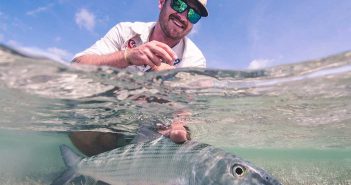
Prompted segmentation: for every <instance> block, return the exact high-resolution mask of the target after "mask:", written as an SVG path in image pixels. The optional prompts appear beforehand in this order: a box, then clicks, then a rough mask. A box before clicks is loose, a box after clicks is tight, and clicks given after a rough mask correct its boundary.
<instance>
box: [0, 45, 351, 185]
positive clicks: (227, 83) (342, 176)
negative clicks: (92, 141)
mask: <svg viewBox="0 0 351 185" xmlns="http://www.w3.org/2000/svg"><path fill="white" fill-rule="evenodd" d="M0 103H1V105H2V106H1V108H0V118H1V119H0V166H1V168H0V184H5V185H7V184H8V185H10V184H11V185H12V184H19V185H31V184H33V185H42V184H50V183H51V182H53V180H54V179H55V178H56V177H57V176H58V175H60V174H61V172H62V171H63V170H64V169H65V168H66V167H65V164H64V161H63V160H62V157H61V153H60V149H59V146H60V145H62V144H65V145H68V146H70V147H71V148H73V149H74V150H75V151H76V152H78V150H77V149H76V148H75V147H74V145H73V144H72V143H71V141H70V139H69V137H68V134H69V133H71V132H77V131H92V132H93V131H94V132H109V133H118V134H123V135H124V136H125V137H126V138H130V139H132V138H133V137H134V136H135V135H136V133H137V130H138V128H139V126H140V125H141V124H150V125H151V124H155V123H165V124H170V123H171V121H172V119H173V116H174V114H175V113H177V112H184V111H185V112H188V113H189V115H188V117H187V118H186V121H187V123H188V126H189V128H190V132H191V137H192V140H194V141H198V142H201V143H206V144H210V145H212V146H214V147H217V148H221V149H224V150H225V151H227V152H229V153H232V154H235V155H238V156H240V157H241V158H242V159H244V160H247V161H250V162H251V163H253V164H255V165H256V166H259V167H261V168H263V169H265V170H266V171H267V172H268V173H270V174H272V175H273V176H274V177H276V178H277V179H278V180H279V181H280V182H281V183H282V184H286V185H314V184H315V185H327V184H339V185H348V184H351V134H350V133H351V52H344V53H340V54H336V55H333V56H329V57H326V58H322V59H316V60H311V61H302V62H300V63H294V64H288V65H281V66H274V67H270V68H265V69H260V70H250V71H244V70H242V71H233V70H215V69H176V70H173V71H167V72H158V73H155V72H150V73H145V74H144V73H132V72H128V71H125V70H118V69H114V68H109V67H97V66H85V65H71V64H68V63H59V62H55V61H52V60H49V59H46V58H38V57H37V58H35V57H28V56H26V55H23V54H21V53H19V52H17V51H15V50H13V49H10V48H8V47H6V46H0ZM78 184H79V183H78Z"/></svg>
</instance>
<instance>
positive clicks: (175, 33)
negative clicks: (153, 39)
mask: <svg viewBox="0 0 351 185" xmlns="http://www.w3.org/2000/svg"><path fill="white" fill-rule="evenodd" d="M166 6H167V5H166V4H165V5H164V6H163V7H162V9H161V12H160V15H159V20H158V21H159V23H160V27H161V29H162V31H163V33H164V34H165V36H166V37H168V38H170V39H173V40H180V39H182V38H184V37H185V36H186V35H187V34H188V33H189V32H190V31H191V29H192V25H190V24H188V23H187V22H185V21H182V19H181V18H180V17H179V16H178V15H177V13H173V14H167V11H166V8H167V7H166ZM175 22H176V24H175Z"/></svg>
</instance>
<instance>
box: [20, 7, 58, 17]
mask: <svg viewBox="0 0 351 185" xmlns="http://www.w3.org/2000/svg"><path fill="white" fill-rule="evenodd" d="M52 6H53V4H49V5H47V6H41V7H38V8H36V9H34V10H31V11H28V12H27V13H26V14H27V15H30V16H34V15H36V14H39V13H42V12H46V11H49V10H50V9H51V7H52Z"/></svg>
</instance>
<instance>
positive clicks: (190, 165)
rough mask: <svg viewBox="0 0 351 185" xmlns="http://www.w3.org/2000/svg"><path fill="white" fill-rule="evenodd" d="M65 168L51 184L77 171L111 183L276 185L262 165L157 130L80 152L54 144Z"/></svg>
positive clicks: (57, 184)
mask: <svg viewBox="0 0 351 185" xmlns="http://www.w3.org/2000/svg"><path fill="white" fill-rule="evenodd" d="M60 151H61V154H62V158H63V161H64V163H65V165H66V166H67V169H66V170H65V171H64V172H63V173H62V175H61V176H59V177H58V178H56V179H55V180H54V181H53V183H52V185H64V184H68V183H69V182H70V181H72V179H74V178H76V177H77V176H81V175H83V176H84V177H88V178H87V179H88V180H89V182H96V181H103V182H105V183H108V184H111V185H249V184H257V185H258V184H260V185H280V184H281V183H280V182H279V181H278V180H277V179H276V178H275V177H273V176H272V175H270V174H268V173H267V172H266V171H265V170H263V169H262V168H259V167H256V166H254V165H253V164H251V163H250V162H248V161H245V160H243V159H241V158H240V157H238V156H236V155H233V154H231V153H228V152H226V151H224V150H223V149H220V148H216V147H214V146H212V145H209V144H205V143H201V142H196V141H192V140H190V141H186V142H185V143H182V144H177V143H174V142H173V141H171V140H170V139H169V138H166V137H164V136H160V137H158V138H156V139H153V140H150V141H139V142H137V143H133V144H129V145H126V146H124V147H120V148H116V149H114V150H111V151H107V152H104V153H101V154H98V155H96V156H92V157H87V158H84V157H82V156H80V155H78V154H77V153H75V152H73V151H72V149H70V148H69V147H68V146H66V145H61V146H60Z"/></svg>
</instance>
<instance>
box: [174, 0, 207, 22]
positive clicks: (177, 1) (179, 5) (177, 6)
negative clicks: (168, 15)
mask: <svg viewBox="0 0 351 185" xmlns="http://www.w3.org/2000/svg"><path fill="white" fill-rule="evenodd" d="M171 7H172V9H173V10H175V11H176V12H178V13H183V12H184V11H186V10H189V11H188V15H187V17H188V20H189V21H190V22H191V23H192V24H196V23H197V22H198V21H199V20H200V19H201V15H200V14H199V13H197V12H196V10H194V9H193V8H191V7H190V6H189V5H188V4H187V3H186V2H184V1H182V0H172V2H171Z"/></svg>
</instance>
